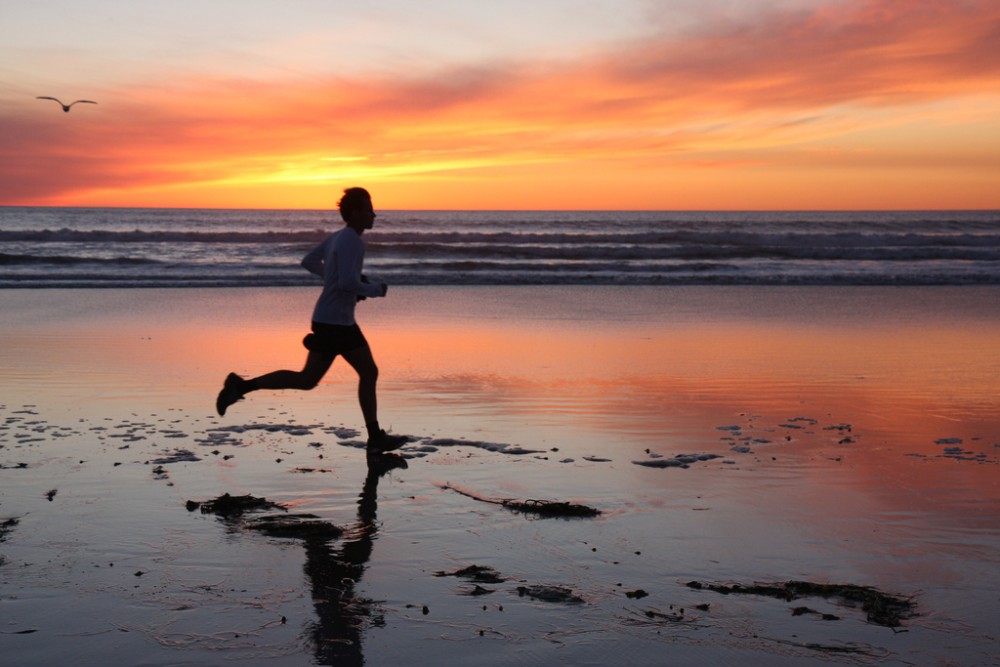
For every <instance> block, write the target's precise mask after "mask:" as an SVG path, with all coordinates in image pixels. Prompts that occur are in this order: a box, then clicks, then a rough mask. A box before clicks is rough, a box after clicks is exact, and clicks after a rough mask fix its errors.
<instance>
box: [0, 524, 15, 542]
mask: <svg viewBox="0 0 1000 667" xmlns="http://www.w3.org/2000/svg"><path fill="white" fill-rule="evenodd" d="M18 523H19V522H18V520H17V519H4V520H3V521H2V522H0V541H3V540H4V538H6V537H7V533H9V532H10V531H12V530H14V526H16V525H17V524H18Z"/></svg>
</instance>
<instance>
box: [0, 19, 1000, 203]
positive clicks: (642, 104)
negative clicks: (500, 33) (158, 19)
mask: <svg viewBox="0 0 1000 667" xmlns="http://www.w3.org/2000/svg"><path fill="white" fill-rule="evenodd" d="M998 37H1000V7H998V6H996V5H995V3H991V2H984V1H972V0H970V1H963V2H936V1H933V2H925V3H917V4H915V3H912V2H904V1H902V0H881V1H876V0H868V1H863V2H838V3H830V4H826V5H821V6H819V7H818V8H814V9H812V10H809V11H805V10H799V11H785V12H782V13H779V12H770V13H766V14H761V15H759V16H758V17H756V19H755V20H754V21H753V22H736V21H734V20H728V21H722V20H720V21H719V22H718V23H716V24H714V25H711V26H707V27H704V28H703V29H702V30H701V32H699V33H697V34H690V35H687V36H685V37H682V38H676V37H672V38H667V37H665V36H660V37H651V38H649V39H647V40H645V41H641V42H636V43H634V44H631V45H628V46H623V47H620V48H618V49H616V50H614V51H611V52H605V53H603V54H599V55H595V56H592V57H590V58H588V59H584V60H582V61H580V62H576V61H572V60H567V61H564V62H550V63H538V64H534V65H528V64H526V63H517V62H510V63H500V64H494V65H489V66H486V65H483V66H479V67H463V68H456V69H451V70H447V71H437V72H431V73H423V74H421V75H408V76H399V77H395V78H391V77H387V76H384V75H383V76H370V77H363V76H360V75H358V76H355V77H351V78H348V77H343V76H330V77H327V78H322V79H315V78H304V77H303V78H289V79H283V80H280V81H261V80H246V79H226V78H224V77H220V76H218V75H217V76H205V77H203V78H200V79H187V80H171V78H170V77H169V76H167V77H163V76H160V77H157V80H166V81H168V83H167V84H166V85H164V86H163V87H159V88H154V87H151V86H146V87H135V86H133V87H129V88H127V89H114V90H108V91H105V93H106V94H105V95H104V96H103V97H102V106H99V107H91V108H88V109H86V110H80V112H79V113H78V112H77V110H76V109H74V112H73V113H72V114H71V115H68V116H63V115H62V114H55V113H47V114H43V113H41V112H42V111H43V110H42V109H37V108H34V107H31V108H23V107H21V108H17V109H16V110H14V111H7V112H5V113H2V115H0V132H2V133H3V134H2V136H3V137H4V138H3V139H2V140H0V159H2V165H3V166H0V202H2V203H8V204H16V203H26V204H97V205H117V204H120V205H164V206H248V207H252V206H279V207H300V206H301V207H313V206H319V207H325V206H328V205H329V204H330V199H331V197H332V196H333V195H332V194H331V192H332V191H335V190H336V189H337V188H338V187H340V186H341V185H343V184H344V183H347V182H364V183H366V184H369V185H371V186H373V187H377V188H378V189H379V191H380V192H382V193H384V197H383V199H382V205H383V206H394V207H431V208H435V207H437V208H442V207H453V208H465V207H471V208H480V207H483V208H487V207H502V208H522V207H523V208H532V207H538V208H563V207H569V208H577V207H582V208H586V207H599V206H601V204H600V202H603V206H604V207H628V206H632V207H637V208H643V207H646V208H715V207H735V208H741V207H748V208H750V207H758V206H762V207H769V208H789V207H790V208H795V207H801V206H804V207H807V208H808V207H826V206H824V205H823V204H824V203H828V204H829V205H830V207H838V206H837V203H838V202H840V206H842V207H875V208H883V207H931V208H934V207H958V208H962V207H970V208H972V207H995V206H998V205H1000V200H998V199H997V198H996V195H995V194H993V193H992V191H993V190H994V189H995V188H989V189H987V187H986V183H987V182H988V181H992V182H995V179H996V177H997V175H998V174H997V172H998V170H1000V166H998V165H997V164H996V163H995V162H991V161H990V160H989V158H988V157H987V156H988V155H990V154H992V155H995V154H996V149H997V148H998V146H997V145H996V144H997V142H998V141H1000V139H993V140H992V145H990V142H989V141H987V142H986V144H985V145H984V143H983V141H982V140H981V139H980V140H978V141H974V140H972V138H971V137H966V136H963V137H962V139H961V141H958V142H956V141H953V140H951V139H950V137H954V136H956V135H955V134H954V132H955V129H954V128H953V127H952V128H948V125H949V121H948V119H949V118H951V117H957V116H966V115H969V114H970V113H971V114H972V115H974V116H978V117H977V119H976V120H973V121H969V122H972V123H973V124H976V125H977V126H979V127H982V129H983V131H984V132H986V133H987V136H990V135H991V136H993V137H998V136H1000V121H998V120H996V118H997V117H998V114H997V111H998V110H1000V95H997V94H996V93H994V92H991V91H995V90H997V89H1000V88H998V84H1000V47H997V46H996V44H1000V39H998ZM930 103H937V104H939V105H943V106H942V107H941V108H939V109H930V108H928V104H930ZM976 106H978V107H979V108H980V110H981V112H980V113H979V114H978V115H977V114H975V113H974V111H970V109H975V108H976ZM44 111H45V112H50V111H52V110H51V109H48V108H46V109H44ZM84 111H86V112H87V113H86V114H85V113H83V112H84ZM914 117H915V118H914ZM921 124H923V127H918V126H920V125H921ZM928 124H931V125H933V126H934V127H936V128H938V130H939V132H938V133H937V135H935V134H934V133H931V134H930V135H928V134H926V133H924V132H921V131H920V130H922V129H923V130H926V126H927V125H928ZM941 128H945V130H947V131H945V130H942V129H941ZM837 138H844V139H843V142H844V145H843V146H840V147H839V148H838V150H842V151H843V152H841V153H840V155H841V157H840V159H830V152H829V146H828V142H830V141H831V140H836V139H837ZM901 145H909V146H910V147H911V148H910V149H908V150H902V151H901V150H900V146H901ZM810 149H813V150H810ZM816 149H822V150H816ZM922 149H923V150H922ZM821 156H822V157H821ZM843 156H852V157H851V158H850V159H847V158H844V157H843ZM858 165H863V166H865V167H866V168H868V169H874V168H878V170H879V172H880V175H881V177H882V178H883V179H887V180H890V181H893V182H895V183H898V184H899V188H898V190H899V191H900V192H902V190H903V189H904V187H903V184H907V185H908V187H909V189H911V190H913V192H914V193H919V196H913V195H911V196H910V198H907V197H906V196H903V195H901V196H896V197H894V198H886V197H885V189H884V188H882V189H881V192H882V194H881V195H880V194H879V191H878V190H875V189H872V188H871V187H870V186H869V190H870V192H867V194H866V193H865V192H864V187H865V184H866V183H870V182H871V177H870V176H867V177H865V178H864V179H859V178H858V177H857V176H854V177H852V176H851V171H850V170H852V169H855V168H856V167H857V166H858ZM914 168H917V169H920V170H923V171H924V172H928V170H929V171H937V172H938V176H940V173H941V172H942V171H944V170H947V172H948V173H950V174H954V175H955V177H954V178H951V179H948V178H946V179H944V181H949V182H951V185H952V186H954V185H956V184H958V185H961V184H965V187H960V188H959V189H958V190H943V187H944V186H942V185H938V186H937V189H934V188H933V187H932V184H933V183H934V182H936V181H941V180H942V179H940V178H932V177H931V176H930V175H929V174H928V173H923V174H921V173H918V172H917V171H914ZM834 171H835V172H836V173H834ZM602 183H603V185H602ZM664 183H670V184H671V187H670V188H665V187H664V185H663V184H664ZM789 186H794V188H795V189H797V191H798V193H797V196H789V195H788V194H787V191H789V190H791V189H792V188H791V187H789ZM859 187H860V189H859ZM928 187H930V188H931V189H930V190H928V189H927V188H928ZM606 189H614V190H615V191H616V192H622V193H628V199H626V200H617V199H612V200H607V199H606V198H605V197H604V196H603V195H600V196H599V197H600V198H599V199H598V198H597V196H596V195H595V196H594V197H593V198H589V197H587V193H588V191H593V192H602V191H604V190H606ZM720 190H725V191H726V194H725V196H723V197H721V198H720V195H719V191H720ZM782 192H785V194H782ZM848 192H849V193H851V196H852V197H853V199H851V200H848V201H845V200H844V198H843V197H844V195H845V194H846V193H848ZM680 193H684V195H683V196H681V194H680ZM880 197H882V200H880ZM880 201H882V203H881V204H880ZM741 202H742V203H741ZM810 202H813V205H812V206H810V205H809V203H810ZM817 202H818V205H817Z"/></svg>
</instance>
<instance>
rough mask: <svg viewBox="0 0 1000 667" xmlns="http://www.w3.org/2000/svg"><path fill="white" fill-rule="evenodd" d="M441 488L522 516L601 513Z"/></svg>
mask: <svg viewBox="0 0 1000 667" xmlns="http://www.w3.org/2000/svg"><path fill="white" fill-rule="evenodd" d="M442 488H445V489H451V490H452V491H455V492H456V493H460V494H462V495H463V496H467V497H469V498H472V499H473V500H478V501H479V502H482V503H491V504H493V505H501V506H503V507H506V508H507V509H509V510H513V511H515V512H521V513H523V514H537V515H539V516H543V517H565V518H574V517H584V518H585V517H595V516H598V515H600V513H601V510H599V509H595V508H593V507H588V506H587V505H577V504H575V503H567V502H562V501H559V500H535V499H528V500H515V499H513V498H487V497H485V496H480V495H478V494H475V493H472V492H471V491H466V490H464V489H459V488H457V487H454V486H452V485H450V484H444V485H442Z"/></svg>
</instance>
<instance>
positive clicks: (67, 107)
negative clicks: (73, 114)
mask: <svg viewBox="0 0 1000 667" xmlns="http://www.w3.org/2000/svg"><path fill="white" fill-rule="evenodd" d="M35 99H36V100H52V101H53V102H59V106H61V107H62V108H63V111H65V112H66V113H69V108H70V107H71V106H73V105H74V104H97V102H95V101H94V100H77V101H76V102H70V103H69V104H63V103H62V102H61V101H60V100H57V99H56V98H54V97H36V98H35Z"/></svg>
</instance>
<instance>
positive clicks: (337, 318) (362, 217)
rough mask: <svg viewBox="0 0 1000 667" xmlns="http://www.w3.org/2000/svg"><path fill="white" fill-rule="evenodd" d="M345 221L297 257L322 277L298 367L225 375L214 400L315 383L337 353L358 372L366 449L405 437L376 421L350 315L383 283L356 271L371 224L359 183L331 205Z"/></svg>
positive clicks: (368, 362) (370, 366)
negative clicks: (304, 354)
mask: <svg viewBox="0 0 1000 667" xmlns="http://www.w3.org/2000/svg"><path fill="white" fill-rule="evenodd" d="M337 205H338V207H339V208H340V217H342V218H343V219H344V222H345V226H344V228H343V229H341V230H340V231H337V232H334V233H333V234H330V236H328V237H327V238H326V239H325V240H324V241H323V242H322V243H320V244H319V245H318V246H316V247H315V248H313V249H312V250H311V251H310V252H309V253H308V254H307V255H306V256H305V257H304V258H303V259H302V266H303V267H304V268H306V269H307V270H308V271H310V272H311V273H315V274H316V275H318V276H320V277H321V278H322V279H323V292H322V293H321V294H320V297H319V300H317V301H316V307H315V309H314V310H313V316H312V333H311V334H309V335H308V336H306V337H305V339H304V340H303V341H302V343H303V345H305V347H306V349H308V350H309V356H308V357H307V358H306V363H305V367H303V369H302V370H301V371H290V370H281V371H274V372H272V373H267V374H266V375H261V376H259V377H255V378H252V379H250V380H246V379H244V378H242V377H240V376H239V375H237V374H236V373H230V374H229V375H228V376H227V377H226V381H225V384H224V385H223V387H222V391H220V392H219V397H218V398H217V399H216V401H215V408H216V410H217V411H218V413H219V415H220V416H221V415H224V414H226V409H227V408H229V406H231V405H232V404H233V403H235V402H236V401H239V400H240V399H242V398H243V397H244V396H246V395H247V394H248V393H250V392H251V391H256V390H258V389H300V390H303V391H308V390H310V389H312V388H313V387H315V386H316V385H317V384H319V381H320V380H322V379H323V376H324V375H326V372H327V371H328V370H329V369H330V366H331V364H333V360H334V359H336V358H337V356H338V355H339V356H342V357H343V358H344V360H345V361H346V362H347V363H349V364H350V365H351V367H352V368H354V370H355V371H356V372H357V374H358V402H359V403H360V404H361V414H362V415H363V416H364V419H365V427H366V428H367V430H368V451H369V452H374V453H381V452H388V451H391V450H393V449H398V448H399V447H401V446H402V445H404V444H405V443H406V442H407V438H406V436H402V435H390V434H388V433H386V432H385V431H384V430H383V429H382V428H381V427H379V423H378V403H377V400H376V395H375V384H376V382H377V380H378V367H377V366H376V365H375V359H374V358H373V357H372V351H371V348H370V347H368V341H366V340H365V336H364V334H362V333H361V328H360V327H358V324H357V322H356V321H355V320H354V307H355V305H356V304H357V302H358V301H360V300H362V299H366V298H368V297H380V296H385V294H386V291H387V290H388V286H387V285H386V284H385V283H369V282H368V280H367V279H366V278H365V277H364V276H362V275H361V266H362V264H363V263H364V259H365V243H364V241H363V240H362V239H361V236H362V234H364V233H365V230H367V229H371V228H372V227H373V226H374V225H375V210H374V208H373V207H372V199H371V195H370V194H368V191H367V190H365V189H364V188H348V189H347V190H344V196H343V197H341V199H340V202H339V203H338V204H337Z"/></svg>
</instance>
